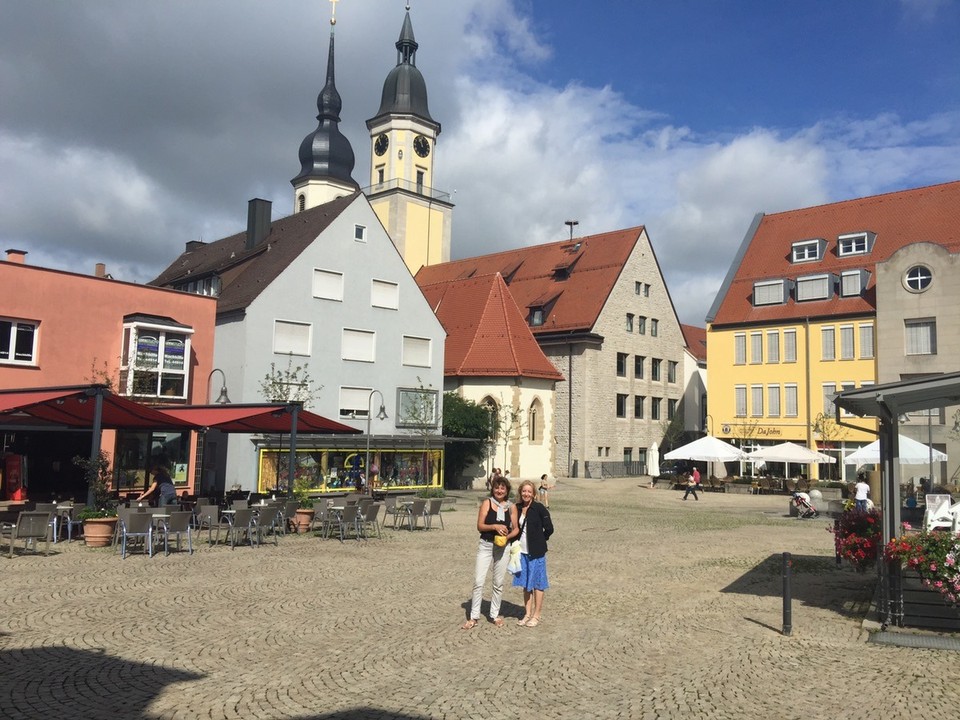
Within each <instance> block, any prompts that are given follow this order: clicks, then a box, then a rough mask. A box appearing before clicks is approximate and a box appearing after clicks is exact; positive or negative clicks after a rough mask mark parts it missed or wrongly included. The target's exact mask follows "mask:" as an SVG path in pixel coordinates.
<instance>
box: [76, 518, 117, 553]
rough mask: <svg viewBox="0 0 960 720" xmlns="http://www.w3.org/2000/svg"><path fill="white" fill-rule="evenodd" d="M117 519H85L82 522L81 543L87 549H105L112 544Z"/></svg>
mask: <svg viewBox="0 0 960 720" xmlns="http://www.w3.org/2000/svg"><path fill="white" fill-rule="evenodd" d="M118 521H119V520H118V518H115V517H108V518H87V519H86V520H84V521H83V541H84V542H85V543H86V544H87V547H106V546H107V545H109V544H110V543H112V542H113V533H114V532H115V531H116V529H117V522H118Z"/></svg>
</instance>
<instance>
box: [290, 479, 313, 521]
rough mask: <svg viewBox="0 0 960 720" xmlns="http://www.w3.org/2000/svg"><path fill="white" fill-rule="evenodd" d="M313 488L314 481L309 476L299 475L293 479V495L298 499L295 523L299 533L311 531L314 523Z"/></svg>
mask: <svg viewBox="0 0 960 720" xmlns="http://www.w3.org/2000/svg"><path fill="white" fill-rule="evenodd" d="M312 488H313V483H312V482H311V480H310V478H309V477H307V476H300V475H298V476H297V477H296V478H295V479H294V481H293V497H294V498H296V501H297V511H296V513H295V514H294V518H293V525H294V527H295V528H296V531H297V532H298V533H305V532H309V531H310V525H311V524H312V523H313V516H314V510H313V498H312V497H310V490H311V489H312Z"/></svg>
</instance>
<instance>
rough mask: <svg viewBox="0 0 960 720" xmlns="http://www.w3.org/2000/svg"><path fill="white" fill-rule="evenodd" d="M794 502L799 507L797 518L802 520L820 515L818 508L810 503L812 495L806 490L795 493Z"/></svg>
mask: <svg viewBox="0 0 960 720" xmlns="http://www.w3.org/2000/svg"><path fill="white" fill-rule="evenodd" d="M793 504H794V506H795V507H796V508H797V518H799V519H801V520H807V519H809V518H815V517H819V516H820V513H818V512H817V509H816V508H815V507H814V506H813V505H811V504H810V496H809V495H807V493H805V492H795V493H793Z"/></svg>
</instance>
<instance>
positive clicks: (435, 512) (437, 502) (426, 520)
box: [423, 498, 446, 530]
mask: <svg viewBox="0 0 960 720" xmlns="http://www.w3.org/2000/svg"><path fill="white" fill-rule="evenodd" d="M441 505H443V500H441V499H440V498H432V499H431V500H430V502H429V503H427V507H426V508H425V509H424V511H423V524H424V527H426V528H427V530H429V529H430V528H432V527H433V518H437V519H438V520H439V521H440V529H441V530H446V528H445V527H443V516H442V515H441V514H440V506H441Z"/></svg>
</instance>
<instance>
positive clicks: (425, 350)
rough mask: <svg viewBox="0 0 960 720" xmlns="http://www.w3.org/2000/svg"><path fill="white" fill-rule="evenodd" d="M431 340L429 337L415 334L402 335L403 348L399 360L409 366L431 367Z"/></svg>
mask: <svg viewBox="0 0 960 720" xmlns="http://www.w3.org/2000/svg"><path fill="white" fill-rule="evenodd" d="M432 357H433V341H432V340H431V339H430V338H425V337H417V336H415V335H404V336H403V349H402V351H401V359H400V362H401V364H402V365H407V366H410V367H426V368H428V367H433V363H432V360H431V358H432Z"/></svg>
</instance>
